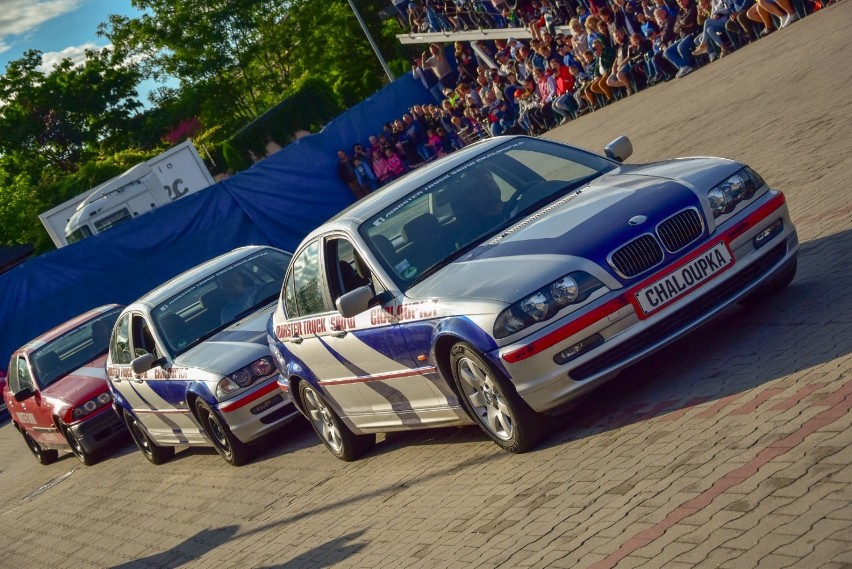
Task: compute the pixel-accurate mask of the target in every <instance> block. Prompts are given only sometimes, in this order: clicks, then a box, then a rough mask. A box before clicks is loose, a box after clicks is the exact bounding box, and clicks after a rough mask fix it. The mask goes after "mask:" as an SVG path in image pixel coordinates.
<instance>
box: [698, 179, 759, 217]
mask: <svg viewBox="0 0 852 569" xmlns="http://www.w3.org/2000/svg"><path fill="white" fill-rule="evenodd" d="M764 183H765V182H764V181H763V179H762V178H761V177H760V176H758V175H757V173H756V172H755V171H754V170H752V169H751V168H743V169H742V170H740V171H739V172H737V173H736V174H734V175H733V176H731V177H729V178H728V179H726V180H725V181H724V182H722V183H721V184H719V185H718V186H715V187H714V188H712V189H711V190H710V191H709V192H707V201H709V202H710V209H711V210H712V211H713V217H719V216H720V215H725V214H726V213H731V212H732V211H734V208H736V207H737V204H739V203H741V202H744V201H747V200H750V199H751V198H753V197H754V194H755V192H756V191H757V190H758V189H760V188H761V187H763V185H764Z"/></svg>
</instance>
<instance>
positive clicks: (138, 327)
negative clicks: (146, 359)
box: [130, 314, 158, 358]
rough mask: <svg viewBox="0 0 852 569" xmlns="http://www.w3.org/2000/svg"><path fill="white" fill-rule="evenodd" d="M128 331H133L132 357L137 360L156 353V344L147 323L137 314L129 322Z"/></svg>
mask: <svg viewBox="0 0 852 569" xmlns="http://www.w3.org/2000/svg"><path fill="white" fill-rule="evenodd" d="M130 329H131V330H132V331H133V357H134V358H138V357H139V356H144V355H145V354H154V355H158V354H157V353H156V351H157V350H156V343H155V342H154V336H152V335H151V329H150V327H149V326H148V322H147V321H146V320H145V319H144V318H143V317H142V316H141V315H139V314H134V315H133V316H132V320H131V326H130Z"/></svg>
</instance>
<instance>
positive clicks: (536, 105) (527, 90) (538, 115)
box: [515, 77, 547, 136]
mask: <svg viewBox="0 0 852 569" xmlns="http://www.w3.org/2000/svg"><path fill="white" fill-rule="evenodd" d="M523 86H524V88H523V90H520V91H517V92H515V101H516V102H517V104H518V124H519V125H520V126H521V128H523V129H524V130H526V131H527V134H529V135H531V136H537V135H539V134H543V133H545V132H546V131H547V121H546V120H545V118H544V115H543V114H542V112H541V98H540V97H539V95H538V90H537V89H536V84H535V79H533V78H532V77H527V79H526V80H525V81H524V83H523Z"/></svg>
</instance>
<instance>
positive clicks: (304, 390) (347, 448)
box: [299, 381, 376, 462]
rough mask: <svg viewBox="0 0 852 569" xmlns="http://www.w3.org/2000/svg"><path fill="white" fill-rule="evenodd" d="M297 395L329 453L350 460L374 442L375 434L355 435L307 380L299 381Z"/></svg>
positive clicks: (362, 452) (365, 450)
mask: <svg viewBox="0 0 852 569" xmlns="http://www.w3.org/2000/svg"><path fill="white" fill-rule="evenodd" d="M299 395H300V396H301V399H302V405H303V406H304V408H305V413H306V414H307V416H308V420H309V421H310V422H311V426H312V427H313V428H314V431H315V432H316V434H317V435H319V438H320V439H322V442H323V444H325V446H326V448H328V450H330V451H331V454H333V455H334V456H336V457H337V458H339V459H340V460H345V461H347V462H348V461H352V460H355V459H356V458H358V457H359V456H361V455H362V454H364V453H365V452H367V451H368V450H369V449H370V448H371V447H372V446H373V445H374V444H375V443H376V436H375V435H356V434H355V433H353V432H352V431H350V430H349V428H348V427H347V426H346V425H345V424H344V423H343V421H342V420H341V419H340V417H338V416H337V413H335V412H334V409H332V408H331V407H330V406H329V405H328V403H327V402H326V400H325V399H324V398H323V396H322V395H320V393H319V391H317V390H315V389H314V388H313V387H312V386H311V384H309V383H308V382H307V381H302V382H299Z"/></svg>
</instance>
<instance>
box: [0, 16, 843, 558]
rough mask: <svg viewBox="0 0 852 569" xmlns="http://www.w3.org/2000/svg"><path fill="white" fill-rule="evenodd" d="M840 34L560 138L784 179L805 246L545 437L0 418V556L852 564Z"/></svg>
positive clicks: (759, 54) (723, 69) (754, 53)
mask: <svg viewBox="0 0 852 569" xmlns="http://www.w3.org/2000/svg"><path fill="white" fill-rule="evenodd" d="M850 24H852V3H850V2H841V3H839V4H836V5H834V6H832V7H831V8H829V9H827V10H824V11H821V12H818V13H817V14H815V15H813V16H811V17H808V18H807V19H805V20H804V21H801V22H797V23H795V24H794V25H793V26H792V28H790V29H792V30H793V31H790V30H783V31H780V32H777V33H775V34H772V35H771V36H769V37H767V38H766V39H763V40H761V41H760V42H758V43H757V44H755V45H752V46H749V47H747V48H744V49H742V50H739V51H737V52H735V53H733V54H732V55H730V56H729V57H726V58H724V59H722V60H720V61H718V62H716V63H714V64H713V65H711V66H709V67H706V68H704V69H701V70H698V71H696V72H695V73H693V74H691V75H690V76H689V77H687V78H684V79H683V80H678V81H673V82H670V83H667V84H665V85H662V86H657V87H655V88H653V89H650V90H647V91H644V92H641V93H639V94H638V95H634V96H632V97H630V98H628V99H626V100H625V101H622V102H620V103H618V104H616V105H614V106H611V107H609V108H607V109H604V110H602V111H599V112H596V113H593V114H592V115H590V116H586V117H583V118H581V119H580V120H578V121H575V122H573V123H571V124H569V125H567V126H565V127H562V128H560V129H558V130H556V131H553V132H551V133H550V134H549V136H552V137H554V138H558V139H562V140H566V141H571V142H574V143H577V144H579V145H581V146H585V147H588V148H601V147H602V146H603V144H604V143H606V142H607V141H608V140H610V139H612V138H614V137H615V136H616V135H618V134H622V133H625V134H628V135H629V136H630V137H631V139H632V140H633V142H634V147H635V148H636V153H635V155H634V158H633V160H634V161H637V162H638V161H644V160H652V159H658V158H664V157H667V156H674V155H695V154H711V155H723V156H731V157H737V158H741V159H743V160H744V161H746V162H747V163H749V164H751V165H752V166H754V167H755V168H756V169H757V170H758V171H759V172H761V173H762V174H763V175H764V177H765V178H766V179H767V180H768V181H769V182H770V184H772V185H773V186H775V187H779V188H781V189H783V190H785V191H786V192H787V196H788V201H789V203H790V208H791V211H792V215H793V218H794V220H795V221H796V222H797V223H798V228H799V234H800V238H801V241H802V251H801V256H800V262H799V273H798V276H797V278H796V280H795V281H794V282H793V284H792V285H791V286H790V287H789V288H788V289H787V290H785V291H783V292H782V293H780V294H779V295H777V296H775V297H772V298H769V299H767V300H766V301H765V302H764V303H763V304H761V305H758V306H755V307H750V308H748V309H746V308H739V307H738V308H735V309H732V310H730V311H729V312H727V313H726V314H724V315H723V316H722V317H720V318H719V319H717V320H716V321H714V322H713V323H712V324H711V325H709V326H708V327H705V328H704V329H702V330H700V331H698V332H697V333H695V334H693V335H691V336H689V337H688V338H685V339H684V340H682V341H681V342H679V343H678V344H677V345H676V346H673V347H671V348H670V349H667V350H665V351H663V352H660V353H658V354H657V355H655V356H654V357H652V358H651V359H649V360H646V361H645V362H643V363H641V364H640V365H637V366H635V367H634V368H632V369H631V370H629V372H628V373H626V374H624V375H623V376H622V377H620V378H619V379H618V380H617V381H614V382H612V383H610V384H609V385H607V386H605V387H604V388H602V389H600V390H598V391H597V392H595V393H594V394H592V395H591V396H590V397H588V398H587V399H585V400H584V401H583V402H582V403H581V404H580V405H579V406H578V407H577V408H575V409H574V410H573V411H571V412H570V413H568V414H567V415H565V416H562V417H559V418H558V419H556V420H554V421H553V426H552V429H551V431H552V434H551V436H550V437H549V438H548V439H547V440H546V441H545V442H544V443H543V444H542V445H541V446H540V447H539V448H537V449H536V450H535V451H533V452H530V453H528V454H525V455H519V456H513V455H509V454H505V453H503V452H501V451H499V450H498V449H497V447H496V446H495V445H493V444H492V443H490V442H488V441H486V440H485V439H484V437H483V435H482V434H480V432H479V431H478V430H477V429H475V428H467V429H444V430H436V431H424V432H419V433H410V434H403V435H399V434H396V435H389V436H388V437H386V438H385V439H384V440H383V442H380V444H379V445H378V446H377V448H376V450H375V451H374V452H373V453H372V454H371V455H369V456H368V457H366V458H364V459H362V460H360V461H358V462H355V463H351V464H346V463H343V462H340V461H338V460H336V459H334V458H333V457H332V456H331V454H329V453H328V452H327V451H326V450H325V449H324V448H323V447H322V446H320V444H319V443H318V441H317V440H316V439H315V437H314V435H313V433H312V432H310V430H309V428H308V427H307V425H306V424H304V423H298V424H295V425H293V426H292V427H291V428H290V429H289V430H288V431H287V432H286V433H281V434H280V435H277V436H274V437H271V438H270V439H269V440H268V441H267V442H266V444H265V450H264V453H263V455H262V456H261V457H260V458H259V459H257V460H256V461H254V462H253V463H251V464H249V465H247V466H245V467H241V468H233V467H229V466H228V465H226V464H225V463H224V462H223V461H222V460H220V459H219V458H218V456H217V455H216V454H215V453H214V452H213V451H212V450H188V451H182V452H179V453H178V454H177V455H176V457H175V459H174V460H172V461H171V462H169V463H167V464H165V465H162V466H153V465H151V464H149V463H148V462H146V461H145V460H144V459H143V458H142V456H141V455H140V454H139V453H138V452H137V451H136V450H135V448H133V447H131V446H126V447H122V448H120V449H118V450H117V452H116V453H114V454H113V455H111V456H110V457H109V458H108V459H107V460H105V461H104V462H102V463H100V464H97V465H95V466H93V467H89V468H86V467H82V466H81V465H80V464H79V463H78V462H77V461H76V460H75V459H73V458H72V457H70V456H67V457H65V458H62V459H60V460H59V461H58V462H56V463H55V464H53V465H50V466H47V467H44V466H40V465H38V464H36V462H35V461H34V460H33V459H32V457H31V456H30V454H29V452H28V451H27V449H26V447H25V446H24V443H23V441H22V440H21V439H20V437H19V436H18V434H17V433H16V432H15V431H14V430H13V428H12V427H11V426H9V425H8V424H6V425H5V426H3V427H0V457H2V458H0V461H2V462H0V567H3V568H7V567H8V568H28V567H75V568H76V567H133V568H145V567H179V566H186V567H198V568H210V569H214V568H215V569H218V568H223V569H224V568H241V567H278V568H285V567H286V568H291V567H306V568H315V567H329V566H337V567H364V568H371V567H424V568H433V567H484V568H490V567H505V568H511V567H566V568H567V567H571V568H578V567H579V568H585V567H619V568H627V567H672V568H680V567H701V568H703V567H725V568H741V567H807V568H810V567H826V568H828V567H831V568H834V567H844V566H845V567H850V566H852V445H850V443H852V411H850V407H852V356H850V351H852V265H850V257H852V199H851V198H850V196H852V191H850V189H849V179H850V177H852V120H850V116H852V112H850V101H852V96H851V95H852V69H851V68H850V66H849V63H850V62H852V45H850V38H852V35H851V34H849V25H850ZM791 69H795V70H796V71H793V72H791V71H790V70H791Z"/></svg>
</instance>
